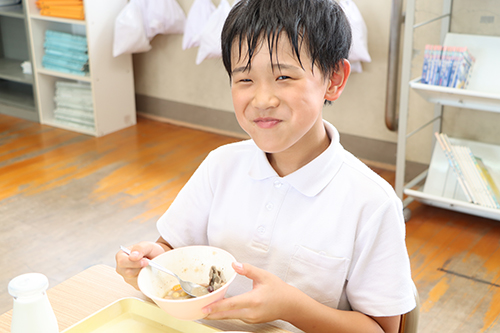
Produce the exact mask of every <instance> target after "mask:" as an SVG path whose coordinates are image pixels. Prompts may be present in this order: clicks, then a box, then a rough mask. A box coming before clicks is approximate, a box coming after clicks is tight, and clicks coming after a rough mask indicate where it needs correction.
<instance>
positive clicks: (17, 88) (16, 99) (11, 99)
mask: <svg viewBox="0 0 500 333" xmlns="http://www.w3.org/2000/svg"><path fill="white" fill-rule="evenodd" d="M0 103H2V104H6V105H9V106H13V107H16V108H21V109H26V110H30V111H35V100H34V98H33V86H32V85H29V84H24V83H18V82H13V81H7V80H1V79H0Z"/></svg>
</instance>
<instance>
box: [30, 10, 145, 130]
mask: <svg viewBox="0 0 500 333" xmlns="http://www.w3.org/2000/svg"><path fill="white" fill-rule="evenodd" d="M24 1H25V6H26V8H27V10H28V18H29V20H28V26H29V33H30V41H31V48H32V50H33V70H34V76H35V87H36V91H37V98H38V99H37V100H38V109H39V115H40V122H41V123H43V124H47V125H51V126H55V127H59V128H64V129H68V130H72V131H77V132H80V133H85V134H89V135H93V136H103V135H106V134H109V133H112V132H115V131H118V130H120V129H123V128H126V127H129V126H132V125H135V124H136V112H135V95H134V79H133V69H132V57H131V55H129V54H128V55H121V56H119V57H116V58H115V57H113V55H112V48H113V33H114V22H115V18H116V16H117V15H118V14H119V12H120V11H121V10H122V9H123V8H124V7H125V5H126V4H127V0H109V1H106V2H105V3H104V2H102V1H100V0H84V9H85V20H72V19H65V18H58V17H50V16H42V15H40V14H39V9H38V8H37V7H36V4H35V2H36V1H35V0H24ZM47 30H54V31H59V32H66V33H71V34H75V35H80V36H86V38H87V46H88V55H89V74H88V75H86V76H79V75H73V74H67V73H62V72H57V71H53V70H48V69H45V68H43V66H42V58H43V55H44V47H43V44H44V41H45V32H46V31H47ZM56 81H69V82H87V83H89V84H90V86H91V91H92V101H93V106H94V122H95V127H94V128H93V129H92V128H85V127H80V126H78V125H72V124H67V123H61V122H58V121H57V120H56V119H55V117H54V109H55V102H54V95H55V84H56Z"/></svg>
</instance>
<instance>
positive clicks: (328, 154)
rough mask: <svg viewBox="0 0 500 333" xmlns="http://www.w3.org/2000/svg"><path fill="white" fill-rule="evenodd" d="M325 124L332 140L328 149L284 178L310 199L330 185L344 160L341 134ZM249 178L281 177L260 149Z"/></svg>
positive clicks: (327, 123)
mask: <svg viewBox="0 0 500 333" xmlns="http://www.w3.org/2000/svg"><path fill="white" fill-rule="evenodd" d="M323 123H324V125H325V129H326V132H327V133H328V136H329V137H330V139H331V142H330V145H329V146H328V148H327V149H326V150H325V151H324V152H323V153H321V154H320V155H319V156H318V157H316V158H315V159H314V160H312V161H311V162H309V163H308V164H306V165H305V166H303V167H302V168H300V169H299V170H297V171H295V172H293V173H291V174H289V175H287V176H285V177H283V180H284V181H286V182H288V183H289V184H290V185H291V186H293V187H294V188H295V189H296V190H298V191H299V192H301V193H302V194H304V195H306V196H308V197H313V196H315V195H317V194H318V193H319V192H321V190H323V189H324V188H325V187H326V186H327V185H328V183H329V182H330V181H331V180H332V179H333V177H334V176H335V174H336V173H337V172H338V170H339V169H340V166H341V164H342V160H343V152H344V148H343V147H342V145H341V144H340V139H339V132H338V131H337V129H336V128H335V127H334V126H333V125H332V124H330V123H329V122H327V121H326V120H323ZM249 176H250V177H252V178H253V179H255V180H263V179H266V178H271V177H279V176H278V174H277V173H276V171H275V170H274V169H273V167H272V166H271V164H270V163H269V161H268V159H267V156H266V154H265V153H264V152H263V151H262V150H260V149H257V151H256V153H255V156H254V158H253V160H252V163H251V165H250V169H249Z"/></svg>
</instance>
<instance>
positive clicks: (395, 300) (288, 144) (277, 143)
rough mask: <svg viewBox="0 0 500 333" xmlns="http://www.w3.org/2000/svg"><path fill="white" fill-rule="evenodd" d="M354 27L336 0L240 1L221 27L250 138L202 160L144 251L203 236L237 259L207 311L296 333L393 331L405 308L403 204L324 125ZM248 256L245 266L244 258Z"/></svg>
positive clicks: (127, 267) (344, 74)
mask: <svg viewBox="0 0 500 333" xmlns="http://www.w3.org/2000/svg"><path fill="white" fill-rule="evenodd" d="M350 42H351V37H350V28H349V24H348V22H347V20H346V17H345V15H344V14H343V12H342V10H341V9H340V7H339V5H338V4H337V3H335V2H334V1H332V0H272V1H270V0H241V1H239V2H238V3H237V4H236V5H235V6H234V8H233V9H232V11H231V13H230V14H229V17H228V18H227V20H226V23H225V25H224V29H223V32H222V52H223V62H224V65H225V68H226V70H227V71H228V74H229V77H230V79H231V91H232V97H233V104H234V108H235V113H236V117H237V119H238V122H239V124H240V126H241V127H242V128H243V129H244V130H245V131H246V132H247V133H248V134H249V135H250V137H251V138H252V140H249V141H243V142H238V143H235V144H230V145H227V146H223V147H220V148H218V149H216V150H214V151H213V152H211V153H210V154H209V156H208V157H207V158H206V159H205V161H203V163H202V164H201V165H200V167H199V168H198V170H197V171H196V172H195V173H194V174H193V176H192V178H191V179H190V180H189V181H188V183H187V184H186V185H185V187H184V188H183V189H182V190H181V192H180V193H179V195H178V197H177V198H176V200H175V201H174V203H173V204H172V205H171V207H170V208H169V209H168V211H167V212H166V213H165V214H164V215H163V216H162V217H161V218H160V220H159V221H158V230H159V232H160V235H161V237H160V238H159V239H158V241H157V242H156V243H153V242H142V243H139V244H136V245H134V246H133V247H132V250H133V251H134V254H133V255H132V256H130V257H127V256H126V255H124V254H123V253H121V252H120V253H118V254H117V258H116V259H117V271H118V272H119V273H120V274H122V275H123V276H124V278H125V280H126V281H127V282H129V283H130V284H132V285H134V286H136V287H137V284H136V278H137V274H138V272H139V269H140V268H141V267H143V266H145V265H146V264H145V263H144V260H142V258H143V257H148V258H153V257H155V256H157V255H159V254H160V253H162V252H163V251H168V250H169V249H172V248H176V247H181V246H188V245H196V244H208V245H212V246H217V247H221V248H224V249H226V250H227V251H229V252H230V253H232V254H233V255H234V256H235V258H237V260H238V261H239V262H238V263H234V264H233V267H234V269H235V270H236V272H237V273H238V274H240V276H238V277H237V279H236V280H235V281H234V282H233V284H232V285H231V287H230V289H229V291H228V296H232V297H228V298H226V299H224V300H221V301H219V302H216V303H213V304H211V305H209V306H207V307H206V308H205V312H206V313H207V315H208V316H207V319H229V318H238V319H242V320H243V321H245V322H247V323H261V322H273V324H274V325H277V326H281V327H283V328H286V329H288V330H292V331H296V332H301V331H306V332H315V333H317V332H329V333H330V332H363V333H367V332H391V333H392V332H397V331H398V327H399V321H400V315H401V314H403V313H406V312H408V311H410V310H412V309H413V308H414V306H415V300H414V296H413V293H412V287H411V285H412V281H411V274H410V265H409V259H408V254H407V252H406V246H405V241H404V237H405V236H404V233H405V230H404V220H403V217H402V206H401V202H400V200H399V199H398V198H397V196H396V195H395V193H394V191H393V189H392V188H391V187H390V185H389V184H387V183H386V182H385V181H384V180H382V179H381V178H380V177H378V176H377V175H376V174H375V173H374V172H372V171H371V170H370V169H369V168H368V167H366V166H365V165H364V164H362V163H361V162H360V161H359V160H357V159H356V158H355V157H353V156H352V155H351V154H350V153H348V152H346V151H345V150H344V149H343V148H342V146H341V145H340V143H339V134H338V132H337V130H336V129H335V127H333V126H332V125H331V124H329V123H328V122H326V121H324V120H323V119H322V107H323V104H324V103H325V101H334V100H336V99H337V98H339V96H340V94H341V93H342V90H343V89H344V87H345V84H346V82H347V78H348V76H349V73H350V65H349V62H348V61H347V60H345V59H346V58H347V56H348V52H349V47H350ZM242 263H243V264H242Z"/></svg>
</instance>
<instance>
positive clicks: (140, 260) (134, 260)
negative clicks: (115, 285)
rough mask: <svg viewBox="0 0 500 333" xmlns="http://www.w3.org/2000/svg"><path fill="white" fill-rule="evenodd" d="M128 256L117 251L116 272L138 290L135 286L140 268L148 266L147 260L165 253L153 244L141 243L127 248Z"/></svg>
mask: <svg viewBox="0 0 500 333" xmlns="http://www.w3.org/2000/svg"><path fill="white" fill-rule="evenodd" d="M129 249H130V251H131V253H130V256H129V255H128V254H126V253H125V252H123V251H119V252H118V253H117V254H116V256H115V259H116V272H117V273H118V274H120V275H121V276H123V279H124V280H125V282H127V283H128V284H130V285H132V286H133V287H134V288H135V289H137V290H138V289H139V286H138V285H137V276H138V275H139V272H140V271H141V268H143V267H146V266H147V265H148V262H147V260H145V259H144V258H148V259H153V258H154V257H156V256H158V255H160V254H162V253H163V252H165V249H164V248H163V247H162V246H161V245H160V244H158V243H155V242H141V243H138V244H135V245H133V246H131V247H129Z"/></svg>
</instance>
